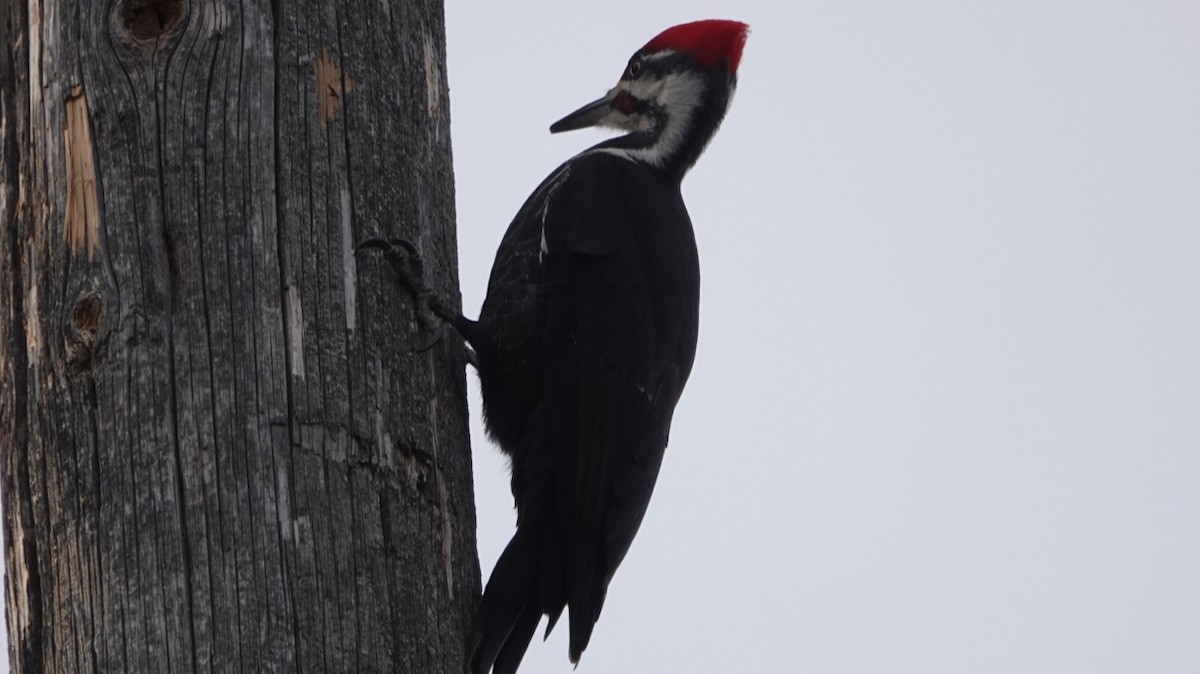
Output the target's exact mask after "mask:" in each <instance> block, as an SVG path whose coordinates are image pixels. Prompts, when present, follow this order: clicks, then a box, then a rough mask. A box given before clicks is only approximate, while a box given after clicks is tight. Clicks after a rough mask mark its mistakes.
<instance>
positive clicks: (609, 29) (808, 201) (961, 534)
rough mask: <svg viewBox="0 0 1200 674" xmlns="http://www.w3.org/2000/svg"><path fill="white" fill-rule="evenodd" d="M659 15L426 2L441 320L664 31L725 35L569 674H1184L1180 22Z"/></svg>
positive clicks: (850, 12)
mask: <svg viewBox="0 0 1200 674" xmlns="http://www.w3.org/2000/svg"><path fill="white" fill-rule="evenodd" d="M681 7H683V5H682V4H681V3H679V2H651V1H648V0H631V1H625V0H609V1H607V2H603V3H588V4H583V3H571V4H568V3H550V2H506V3H486V4H485V3H463V2H450V3H448V7H447V12H448V14H447V23H448V33H449V49H450V87H451V106H452V115H453V120H454V150H455V171H456V179H457V189H458V214H459V247H460V261H461V273H462V284H463V297H464V304H465V307H466V311H467V313H468V314H469V315H472V316H473V315H475V313H476V312H477V311H478V307H479V305H480V304H481V302H482V299H483V295H484V292H485V290H486V284H487V273H488V271H489V269H490V266H491V262H492V256H493V253H494V251H495V248H496V245H497V243H498V242H499V239H500V236H501V234H502V233H503V231H504V228H505V227H506V226H507V225H508V222H509V220H510V219H511V218H512V216H513V214H514V213H515V212H516V210H517V208H518V207H519V206H520V204H521V202H522V201H524V199H525V197H526V196H527V195H528V194H529V193H530V191H532V189H533V188H534V187H535V186H536V185H537V183H538V182H539V181H540V180H541V179H542V178H543V177H544V176H545V175H546V174H548V173H549V172H550V171H551V170H552V169H553V168H554V167H555V166H556V165H557V164H558V163H559V162H561V161H563V160H565V159H566V158H568V157H569V156H571V155H572V154H574V153H575V152H578V151H579V150H582V149H583V148H585V147H586V146H588V145H590V144H592V143H594V142H597V141H598V140H600V139H601V138H603V137H604V135H603V134H602V133H601V132H576V133H572V134H563V135H558V136H551V135H549V134H548V133H547V130H546V129H547V127H548V126H549V124H550V123H551V122H552V121H554V120H556V119H558V118H559V117H560V116H561V115H563V114H565V113H567V112H570V111H571V110H574V109H575V108H576V107H577V106H578V105H580V104H582V103H585V102H587V101H590V100H592V99H593V98H594V97H596V96H598V95H599V94H601V93H603V92H604V91H605V90H606V89H607V88H608V87H610V86H612V84H613V83H615V81H616V79H617V77H618V76H619V75H620V72H621V68H622V66H623V65H624V63H625V60H626V59H627V58H628V56H629V55H630V54H631V53H632V52H633V51H634V50H635V49H636V48H638V47H639V46H641V45H642V44H643V43H644V42H645V41H646V40H648V39H649V38H650V37H652V36H653V35H654V34H656V33H657V32H658V31H659V30H661V29H663V28H665V27H667V26H670V25H673V24H676V23H680V22H683V21H688V20H693V19H699V18H714V17H717V18H733V19H740V20H743V21H746V22H748V23H750V25H751V29H752V31H753V32H752V34H751V37H750V41H749V43H748V44H747V47H746V55H745V60H744V61H743V64H742V70H741V83H740V89H739V92H738V95H737V98H736V100H735V101H734V106H733V109H732V110H731V112H730V115H729V117H728V119H727V121H726V123H725V126H724V128H723V129H722V130H721V132H720V133H719V134H718V135H717V138H716V140H715V141H714V142H713V145H712V147H711V148H710V149H709V151H708V153H707V154H706V156H704V157H703V158H702V159H701V160H700V163H699V165H698V166H697V168H696V169H695V171H694V172H693V173H692V175H691V176H690V177H689V178H688V179H687V180H686V181H685V183H684V193H685V197H686V198H687V200H688V204H689V207H690V210H691V213H692V219H693V221H694V222H695V225H696V230H697V238H698V240H699V245H700V253H701V262H702V270H703V279H704V281H703V300H702V325H701V333H700V349H699V354H698V355H697V362H696V369H695V371H694V373H693V375H692V380H691V383H690V384H689V387H688V390H687V391H686V392H685V394H684V397H683V401H682V402H681V404H680V408H679V411H678V413H677V415H676V420H675V425H674V428H673V430H672V433H671V446H670V447H669V448H668V450H667V458H666V461H665V464H664V468H663V473H662V477H661V479H660V481H659V486H658V490H657V492H656V494H655V498H654V501H653V502H652V503H651V506H650V513H649V515H648V516H647V519H646V523H645V525H644V526H643V528H642V532H641V533H640V535H639V537H638V539H637V541H636V542H635V543H634V545H633V548H632V550H631V551H630V553H629V556H628V557H627V558H626V561H625V562H624V564H623V566H622V567H621V570H620V571H619V572H618V573H617V576H616V578H615V579H614V581H613V583H612V586H611V587H610V590H609V595H608V601H607V604H606V606H605V609H604V613H603V615H602V616H601V618H600V622H599V624H598V625H597V628H596V632H595V636H594V637H593V639H592V643H591V646H590V647H589V648H588V650H587V652H586V653H585V654H584V658H583V661H582V662H581V664H580V667H579V670H578V671H579V672H580V673H581V674H585V673H586V672H714V673H716V672H728V671H740V672H766V671H777V672H814V673H816V672H820V673H821V674H831V673H846V674H850V673H863V674H866V673H870V674H877V673H879V672H888V673H896V672H912V673H921V674H928V673H930V672H946V673H954V674H959V673H961V672H971V673H972V674H981V673H988V672H1004V673H1013V674H1017V673H1020V674H1028V673H1030V672H1053V673H1055V674H1058V673H1062V672H1088V673H1089V674H1099V673H1105V672H1112V673H1117V672H1122V673H1128V672H1155V673H1157V674H1166V673H1179V674H1185V673H1186V674H1195V673H1196V672H1200V636H1198V635H1200V3H1196V2H1191V1H1187V2H1184V1H1182V0H1181V1H1178V2H1103V1H1101V2H1095V1H1091V2H1082V1H1081V2H1062V1H1057V2H1044V1H1043V2H1003V3H1001V2H996V3H962V2H953V1H949V0H947V1H942V2H913V3H898V2H884V1H880V2H817V3H812V2H800V3H792V2H778V1H776V0H759V1H744V0H739V2H713V1H702V2H695V3H689V4H688V6H687V8H686V9H682V8H681ZM478 409H479V403H478V398H477V397H476V398H473V399H472V411H473V413H474V414H475V415H476V417H477V416H478ZM473 437H474V442H475V455H476V471H477V472H476V475H475V480H476V492H477V496H478V503H477V505H478V510H479V526H480V532H479V541H480V555H481V563H482V565H483V568H484V571H485V574H486V573H487V572H488V571H490V568H491V566H492V564H493V563H494V561H495V559H496V557H497V556H498V555H499V553H500V551H501V550H502V548H503V546H504V544H505V543H506V542H507V541H508V538H509V536H510V535H511V533H512V524H513V513H512V510H511V503H512V501H511V497H510V496H509V494H508V478H507V472H506V470H505V466H504V464H503V462H502V460H501V458H500V457H499V454H498V452H497V451H496V450H495V449H494V448H492V447H490V446H489V445H487V444H486V441H485V440H484V437H483V434H482V430H481V427H480V426H479V424H478V419H476V425H475V427H474V429H473ZM565 632H566V630H565V629H563V628H560V629H559V630H558V631H557V632H556V634H555V635H554V636H552V637H551V639H550V641H549V643H546V644H542V643H540V642H539V641H535V642H534V643H533V644H532V645H531V646H530V650H529V652H528V654H527V655H526V660H525V665H524V667H523V668H522V672H523V673H525V674H551V673H566V672H570V671H571V668H570V664H569V663H568V661H567V645H566V637H565Z"/></svg>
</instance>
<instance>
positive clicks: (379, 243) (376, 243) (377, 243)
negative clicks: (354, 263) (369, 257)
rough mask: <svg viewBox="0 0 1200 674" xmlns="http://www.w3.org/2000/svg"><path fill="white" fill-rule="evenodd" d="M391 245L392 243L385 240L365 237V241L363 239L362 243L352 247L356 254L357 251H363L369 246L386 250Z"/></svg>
mask: <svg viewBox="0 0 1200 674" xmlns="http://www.w3.org/2000/svg"><path fill="white" fill-rule="evenodd" d="M391 247H392V244H390V243H388V242H387V241H385V240H383V239H367V240H366V241H363V242H362V243H360V244H358V245H357V246H355V247H354V254H355V255H358V254H359V253H361V252H363V251H364V250H369V249H371V248H378V249H379V250H383V251H386V250H388V249H389V248H391Z"/></svg>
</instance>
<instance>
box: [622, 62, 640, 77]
mask: <svg viewBox="0 0 1200 674" xmlns="http://www.w3.org/2000/svg"><path fill="white" fill-rule="evenodd" d="M625 72H627V73H629V76H630V77H637V76H638V73H640V72H642V60H641V59H633V60H632V61H630V62H629V67H628V68H627V69H626V70H625Z"/></svg>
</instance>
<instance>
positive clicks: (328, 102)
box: [313, 47, 354, 129]
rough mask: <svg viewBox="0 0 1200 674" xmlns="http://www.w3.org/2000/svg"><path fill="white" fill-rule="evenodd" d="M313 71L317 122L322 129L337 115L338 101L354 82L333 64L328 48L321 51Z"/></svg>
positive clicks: (351, 87)
mask: <svg viewBox="0 0 1200 674" xmlns="http://www.w3.org/2000/svg"><path fill="white" fill-rule="evenodd" d="M313 70H314V74H315V75H316V78H317V121H319V122H320V123H321V128H322V129H324V128H326V127H327V126H329V121H330V120H332V119H333V118H334V117H335V116H336V115H337V108H338V101H339V100H341V98H342V96H343V95H345V94H348V93H350V90H351V89H353V88H354V80H353V79H352V78H351V77H350V76H349V75H347V74H345V73H343V72H342V70H341V68H338V66H337V64H336V63H334V62H333V56H331V55H330V53H329V47H324V48H322V49H321V54H320V55H319V56H317V60H316V63H315V65H314V66H313Z"/></svg>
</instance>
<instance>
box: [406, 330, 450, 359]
mask: <svg viewBox="0 0 1200 674" xmlns="http://www.w3.org/2000/svg"><path fill="white" fill-rule="evenodd" d="M443 332H445V330H443V329H442V326H438V328H437V329H436V330H434V331H433V333H432V334H431V335H429V337H426V338H425V341H423V342H421V343H420V344H418V345H417V346H416V347H415V348H413V351H414V352H416V353H424V352H426V351H428V350H430V349H432V348H433V347H435V346H437V345H438V342H440V341H442V333H443Z"/></svg>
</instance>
